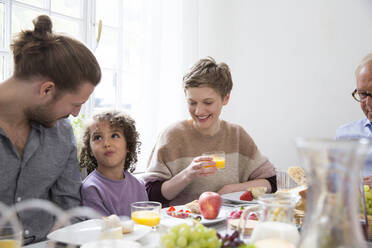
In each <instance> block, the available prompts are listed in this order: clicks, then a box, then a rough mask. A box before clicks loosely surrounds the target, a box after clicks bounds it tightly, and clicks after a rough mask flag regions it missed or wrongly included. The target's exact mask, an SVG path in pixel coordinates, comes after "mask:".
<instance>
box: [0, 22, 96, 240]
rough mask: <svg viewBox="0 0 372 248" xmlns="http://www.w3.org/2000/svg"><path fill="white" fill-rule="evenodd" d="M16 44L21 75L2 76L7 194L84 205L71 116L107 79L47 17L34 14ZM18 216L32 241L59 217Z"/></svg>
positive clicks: (1, 187) (1, 143)
mask: <svg viewBox="0 0 372 248" xmlns="http://www.w3.org/2000/svg"><path fill="white" fill-rule="evenodd" d="M34 25H35V28H34V30H27V31H23V32H21V33H20V34H19V36H18V37H17V39H15V40H14V42H13V44H12V45H11V48H12V51H13V56H14V74H13V75H12V76H11V77H10V78H9V79H7V80H5V81H4V82H2V83H0V158H1V159H0V201H1V202H3V203H5V204H7V205H14V204H16V203H17V202H20V201H23V200H26V199H32V198H37V199H44V200H49V201H51V202H53V203H55V204H57V205H58V206H59V207H61V208H62V209H68V208H72V207H75V206H79V205H80V203H81V199H80V193H79V189H80V186H81V178H80V173H79V168H78V161H77V154H76V142H75V138H74V135H73V131H72V127H71V125H70V122H69V121H68V120H67V119H66V118H67V117H68V116H69V115H73V116H77V115H78V114H79V111H80V108H81V106H82V104H83V103H84V102H85V101H87V100H88V98H89V96H90V94H91V93H92V92H93V90H94V88H95V86H96V85H97V84H98V83H99V81H100V79H101V70H100V68H99V65H98V63H97V60H96V59H95V57H94V55H93V54H92V53H91V52H90V51H89V49H88V48H87V47H85V46H84V45H83V44H82V43H80V42H79V41H77V40H74V39H72V38H69V37H67V36H63V35H57V34H54V33H53V32H52V22H51V20H50V18H49V17H48V16H39V17H38V18H36V19H35V20H34ZM18 216H19V218H20V221H21V223H22V225H23V228H24V241H25V244H28V243H32V242H36V241H40V240H43V239H45V236H46V235H47V233H48V232H49V231H50V229H51V228H52V226H53V225H54V217H53V216H51V215H49V214H46V213H45V212H41V211H23V212H19V213H18Z"/></svg>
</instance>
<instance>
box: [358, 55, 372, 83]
mask: <svg viewBox="0 0 372 248" xmlns="http://www.w3.org/2000/svg"><path fill="white" fill-rule="evenodd" d="M371 61H372V53H368V54H367V55H366V56H365V57H364V58H363V59H362V61H360V63H359V64H358V66H357V68H356V69H355V77H358V74H359V72H360V70H361V69H362V67H363V66H365V65H366V64H368V63H369V62H371Z"/></svg>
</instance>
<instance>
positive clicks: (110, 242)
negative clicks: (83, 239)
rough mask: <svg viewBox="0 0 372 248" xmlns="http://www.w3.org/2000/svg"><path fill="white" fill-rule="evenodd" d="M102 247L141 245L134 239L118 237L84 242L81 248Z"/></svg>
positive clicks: (136, 247)
mask: <svg viewBox="0 0 372 248" xmlns="http://www.w3.org/2000/svg"><path fill="white" fill-rule="evenodd" d="M103 247H110V248H113V247H130V248H141V245H140V244H139V243H137V242H135V241H126V240H120V239H106V240H98V241H92V242H89V243H86V244H84V245H82V246H81V248H103Z"/></svg>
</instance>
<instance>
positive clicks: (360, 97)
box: [351, 89, 372, 102]
mask: <svg viewBox="0 0 372 248" xmlns="http://www.w3.org/2000/svg"><path fill="white" fill-rule="evenodd" d="M351 95H352V96H353V98H354V99H355V101H357V102H361V101H365V100H367V97H372V94H371V93H368V92H367V91H361V90H357V89H355V90H354V91H353V93H351Z"/></svg>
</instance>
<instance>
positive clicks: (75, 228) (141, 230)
mask: <svg viewBox="0 0 372 248" xmlns="http://www.w3.org/2000/svg"><path fill="white" fill-rule="evenodd" d="M101 225H102V220H101V219H91V220H86V221H83V222H79V223H76V224H73V225H70V226H67V227H63V228H61V229H58V230H55V231H54V232H51V233H49V234H48V236H47V238H48V239H50V240H53V241H58V242H62V243H66V244H74V245H82V244H85V243H88V242H92V241H96V240H99V236H100V232H101ZM150 231H151V227H149V226H144V225H138V224H134V228H133V232H131V233H127V234H123V236H124V238H123V240H127V241H134V240H138V239H140V238H142V237H143V236H145V235H146V234H148V233H149V232H150Z"/></svg>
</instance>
